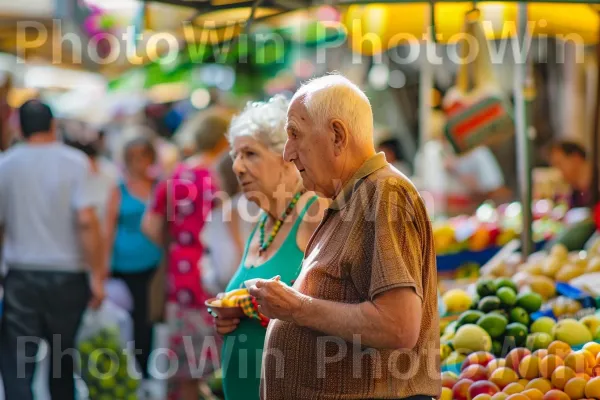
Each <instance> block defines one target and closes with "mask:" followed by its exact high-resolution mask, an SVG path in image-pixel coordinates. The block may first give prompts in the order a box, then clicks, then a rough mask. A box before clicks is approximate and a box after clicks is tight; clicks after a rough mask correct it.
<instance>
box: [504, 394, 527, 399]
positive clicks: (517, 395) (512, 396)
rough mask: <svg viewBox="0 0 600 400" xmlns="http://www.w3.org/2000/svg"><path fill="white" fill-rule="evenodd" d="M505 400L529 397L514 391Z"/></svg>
mask: <svg viewBox="0 0 600 400" xmlns="http://www.w3.org/2000/svg"><path fill="white" fill-rule="evenodd" d="M506 400H529V397H527V396H525V395H524V394H521V393H515V394H511V395H510V396H508V397H507V398H506Z"/></svg>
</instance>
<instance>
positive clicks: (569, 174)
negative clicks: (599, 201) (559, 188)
mask: <svg viewBox="0 0 600 400" xmlns="http://www.w3.org/2000/svg"><path fill="white" fill-rule="evenodd" d="M550 163H551V164H552V166H553V167H554V168H556V169H557V170H559V171H560V173H561V174H562V176H563V179H564V180H565V182H567V184H568V185H569V186H570V187H571V198H570V206H571V207H588V206H590V205H591V204H590V202H591V200H592V199H591V196H592V193H591V190H590V189H591V185H592V164H591V163H590V161H589V160H588V157H587V154H586V151H585V149H584V148H583V146H581V145H580V144H578V143H576V142H571V141H559V142H555V143H552V145H551V146H550Z"/></svg>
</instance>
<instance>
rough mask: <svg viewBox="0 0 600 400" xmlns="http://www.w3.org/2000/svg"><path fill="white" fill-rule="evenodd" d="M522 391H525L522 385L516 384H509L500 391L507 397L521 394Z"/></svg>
mask: <svg viewBox="0 0 600 400" xmlns="http://www.w3.org/2000/svg"><path fill="white" fill-rule="evenodd" d="M523 390H525V388H524V387H523V385H521V384H520V383H517V382H513V383H509V384H508V385H506V387H505V388H504V389H502V391H503V392H504V393H506V394H508V395H511V394H515V393H521V392H522V391H523Z"/></svg>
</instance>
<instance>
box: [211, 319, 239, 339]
mask: <svg viewBox="0 0 600 400" xmlns="http://www.w3.org/2000/svg"><path fill="white" fill-rule="evenodd" d="M239 323H240V320H239V319H237V318H233V319H232V318H215V326H216V327H217V333H218V334H219V335H227V334H228V333H231V332H233V331H235V330H236V329H237V327H238V324H239Z"/></svg>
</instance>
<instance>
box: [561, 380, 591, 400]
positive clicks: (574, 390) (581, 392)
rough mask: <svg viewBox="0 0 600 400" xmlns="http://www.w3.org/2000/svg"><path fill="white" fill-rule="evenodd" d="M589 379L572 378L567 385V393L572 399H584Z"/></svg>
mask: <svg viewBox="0 0 600 400" xmlns="http://www.w3.org/2000/svg"><path fill="white" fill-rule="evenodd" d="M586 383H587V381H586V380H585V379H583V378H573V379H570V380H569V381H568V382H567V384H566V385H565V389H564V391H565V393H566V394H567V396H569V397H570V398H571V399H575V400H576V399H582V398H583V396H585V385H586Z"/></svg>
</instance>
